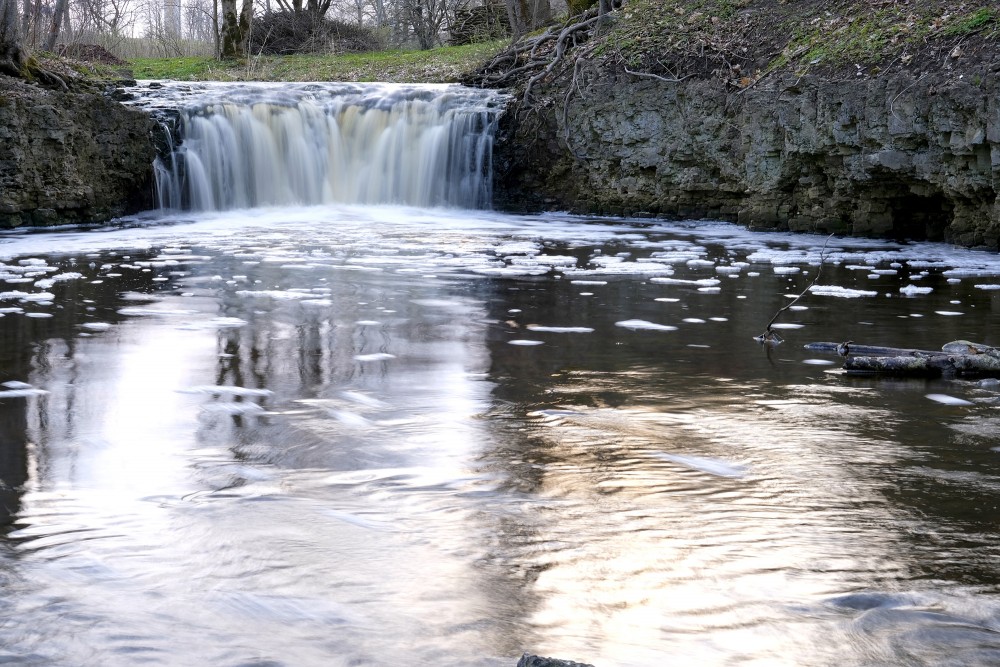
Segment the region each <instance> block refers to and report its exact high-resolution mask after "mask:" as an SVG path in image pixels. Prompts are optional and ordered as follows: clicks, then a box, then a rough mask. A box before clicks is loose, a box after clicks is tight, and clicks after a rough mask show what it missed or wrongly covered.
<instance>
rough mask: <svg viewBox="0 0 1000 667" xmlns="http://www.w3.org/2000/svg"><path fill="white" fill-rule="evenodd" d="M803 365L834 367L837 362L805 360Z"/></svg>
mask: <svg viewBox="0 0 1000 667" xmlns="http://www.w3.org/2000/svg"><path fill="white" fill-rule="evenodd" d="M802 363H804V364H807V365H809V366H832V365H833V364H834V363H835V362H833V361H830V360H829V359H803V360H802Z"/></svg>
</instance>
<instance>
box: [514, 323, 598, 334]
mask: <svg viewBox="0 0 1000 667" xmlns="http://www.w3.org/2000/svg"><path fill="white" fill-rule="evenodd" d="M527 329H528V330H529V331H548V332H550V333H593V332H594V330H593V329H592V328H591V327H547V326H541V325H538V324H529V325H528V326H527Z"/></svg>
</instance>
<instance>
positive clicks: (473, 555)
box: [0, 130, 1000, 667]
mask: <svg viewBox="0 0 1000 667" xmlns="http://www.w3.org/2000/svg"><path fill="white" fill-rule="evenodd" d="M477 131H478V130H477ZM449 141H450V140H449ZM465 154H468V153H465ZM475 169H478V167H474V168H473V170H475ZM167 171H169V169H168V170H167ZM212 187H215V186H212ZM478 187H479V186H476V187H475V188H473V189H472V190H471V191H472V192H480V190H478ZM321 189H322V188H321ZM220 191H222V190H217V192H220ZM475 196H478V195H475ZM363 203H366V202H363ZM366 204H367V203H366ZM203 208H204V209H206V210H201V211H198V212H190V211H189V212H183V211H166V212H160V213H156V214H149V215H145V216H139V217H136V218H130V219H126V220H121V221H119V222H118V223H117V224H116V225H112V226H109V227H107V228H102V229H97V230H88V229H77V230H61V231H52V232H20V233H10V234H5V235H2V236H0V262H2V265H0V279H2V280H3V281H5V282H4V283H3V285H2V286H0V289H2V290H3V291H2V292H0V313H2V315H3V316H2V317H0V355H2V360H3V363H2V365H0V382H2V383H3V386H2V387H0V429H2V431H0V433H2V440H0V443H2V448H0V482H2V483H0V520H2V521H0V524H2V525H3V526H4V529H3V533H2V537H0V586H2V590H3V594H2V595H0V619H2V621H0V662H2V663H4V664H13V665H25V666H27V665H30V666H36V665H37V666H38V667H43V666H44V667H54V666H58V667H63V666H65V667H89V666H94V667H97V666H100V667H117V666H122V667H125V666H133V665H164V666H169V667H178V666H187V665H192V666H194V665H199V666H200V665H213V666H224V667H251V666H253V667H277V666H279V665H280V666H287V667H313V666H316V667H319V666H322V667H335V666H341V665H343V666H348V665H350V666H361V665H366V666H367V665H371V666H384V667H397V666H400V665H440V666H442V667H472V666H482V667H487V666H488V667H500V666H510V667H513V665H514V664H515V663H516V662H517V659H518V657H519V656H520V655H521V653H522V652H524V651H528V652H530V653H536V654H541V655H553V656H559V657H562V658H569V659H575V660H580V661H584V662H589V663H593V664H595V665H598V667H616V666H617V667H624V666H631V665H636V666H638V665H642V666H659V665H666V664H670V665H697V666H699V667H702V666H704V667H712V666H723V665H725V666H731V665H741V666H751V665H753V666H757V665H760V666H765V665H766V666H769V667H770V666H776V665H777V666H781V665H787V666H789V667H792V666H795V667H805V666H810V667H811V666H816V667H819V666H831V667H832V666H834V665H836V666H838V667H846V666H861V665H870V666H873V667H874V666H885V665H934V666H941V665H962V666H968V665H996V664H998V663H1000V523H998V520H1000V510H998V508H997V505H998V497H1000V436H998V433H1000V430H998V427H1000V417H998V412H997V410H998V406H1000V385H998V383H997V382H996V381H992V380H968V381H962V380H949V379H940V380H893V379H878V378H873V377H856V376H847V375H845V374H843V373H842V372H841V371H840V370H839V367H840V359H839V358H838V357H836V356H831V355H824V354H820V353H816V352H810V351H808V350H806V349H804V347H803V346H804V344H806V343H809V342H813V341H836V342H840V341H846V340H855V341H858V342H861V343H869V344H880V345H893V346H900V347H919V348H930V349H935V348H939V347H940V346H941V345H942V344H943V343H946V342H948V341H951V340H956V339H969V340H973V341H977V342H982V343H986V344H993V345H997V344H1000V339H998V338H997V333H996V332H997V331H998V330H1000V258H998V256H997V255H995V254H990V253H984V252H976V251H969V250H958V249H953V248H950V247H948V246H945V245H938V244H911V245H906V244H899V243H893V242H887V241H867V240H862V239H842V238H833V239H826V238H825V237H820V236H812V235H791V234H778V233H773V234H764V233H750V232H747V231H745V230H742V229H740V228H738V227H736V226H733V225H727V224H721V223H712V222H689V223H668V222H661V221H651V220H614V219H585V218H579V217H573V216H566V215H556V214H551V215H545V216H512V215H506V214H501V213H496V212H491V211H488V210H465V209H457V208H451V209H446V208H422V207H408V206H399V205H372V204H367V205H359V204H357V203H338V202H336V201H326V200H324V201H323V202H322V203H318V204H317V205H312V206H291V205H282V206H268V207H260V208H255V209H239V210H221V211H220V210H212V207H208V206H205V207H203ZM216 208H218V207H216ZM817 274H819V275H818V276H817ZM814 281H815V284H814V285H813V287H812V289H811V291H806V293H805V295H804V296H803V297H802V298H801V299H800V300H799V301H798V302H797V303H796V304H795V305H794V306H793V307H792V308H790V309H789V310H787V311H785V312H784V313H782V315H781V316H780V317H779V318H778V320H777V322H778V326H779V327H780V329H779V331H780V332H781V334H782V335H783V336H784V337H785V339H786V340H785V342H784V343H783V344H781V345H779V346H777V347H774V348H769V347H761V346H759V345H758V344H756V343H755V342H754V341H753V337H754V336H756V335H758V334H760V333H761V332H762V331H763V329H764V327H765V325H766V324H767V322H768V321H769V320H770V319H771V317H772V316H773V315H774V314H775V312H776V311H778V309H779V308H781V307H782V306H783V305H785V304H787V303H789V301H790V300H791V298H793V297H794V296H795V295H798V294H800V293H802V292H803V290H805V289H806V288H807V286H809V285H810V284H813V282H814Z"/></svg>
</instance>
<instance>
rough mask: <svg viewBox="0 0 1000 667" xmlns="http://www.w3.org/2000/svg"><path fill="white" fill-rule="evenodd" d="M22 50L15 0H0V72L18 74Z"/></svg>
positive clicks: (20, 66) (21, 65)
mask: <svg viewBox="0 0 1000 667" xmlns="http://www.w3.org/2000/svg"><path fill="white" fill-rule="evenodd" d="M23 65H24V50H23V49H22V47H21V35H20V32H19V29H18V25H17V0H0V72H4V73H7V74H11V75H13V76H19V75H20V74H21V68H22V67H23Z"/></svg>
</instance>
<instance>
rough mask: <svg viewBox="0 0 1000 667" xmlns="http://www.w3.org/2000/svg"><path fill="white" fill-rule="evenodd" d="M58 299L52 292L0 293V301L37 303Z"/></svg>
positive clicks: (14, 291)
mask: <svg viewBox="0 0 1000 667" xmlns="http://www.w3.org/2000/svg"><path fill="white" fill-rule="evenodd" d="M54 298H56V295H55V294H53V293H51V292H21V291H19V290H13V291H11V292H0V301H12V300H15V299H16V300H17V301H24V302H35V301H51V300H52V299H54Z"/></svg>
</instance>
